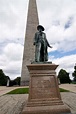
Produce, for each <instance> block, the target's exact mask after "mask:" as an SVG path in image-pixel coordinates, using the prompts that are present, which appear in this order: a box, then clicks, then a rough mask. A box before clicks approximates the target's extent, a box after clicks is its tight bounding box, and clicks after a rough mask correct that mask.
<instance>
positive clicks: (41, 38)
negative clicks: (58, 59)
mask: <svg viewBox="0 0 76 114" xmlns="http://www.w3.org/2000/svg"><path fill="white" fill-rule="evenodd" d="M37 30H38V32H36V33H35V37H34V43H33V44H34V45H35V62H45V61H48V52H47V48H48V47H50V48H52V47H51V46H50V45H49V43H48V41H47V39H46V34H45V33H44V32H43V31H44V30H45V29H44V27H43V26H41V25H38V26H37Z"/></svg>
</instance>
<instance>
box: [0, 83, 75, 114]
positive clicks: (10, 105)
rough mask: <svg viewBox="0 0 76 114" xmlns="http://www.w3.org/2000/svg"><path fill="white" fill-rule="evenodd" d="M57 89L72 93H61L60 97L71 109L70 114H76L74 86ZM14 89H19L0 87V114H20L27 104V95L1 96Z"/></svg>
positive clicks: (64, 85)
mask: <svg viewBox="0 0 76 114" xmlns="http://www.w3.org/2000/svg"><path fill="white" fill-rule="evenodd" d="M59 87H61V88H64V89H67V90H70V91H72V92H67V93H61V96H62V100H63V102H64V103H65V104H66V105H67V106H69V108H70V109H71V112H72V114H76V85H75V84H62V85H59ZM16 88H21V87H1V86H0V114H21V112H22V109H23V107H24V105H26V103H27V99H28V95H26V94H21V95H20V94H19V95H3V94H5V93H7V92H9V91H11V90H13V89H16ZM22 88H23V87H22Z"/></svg>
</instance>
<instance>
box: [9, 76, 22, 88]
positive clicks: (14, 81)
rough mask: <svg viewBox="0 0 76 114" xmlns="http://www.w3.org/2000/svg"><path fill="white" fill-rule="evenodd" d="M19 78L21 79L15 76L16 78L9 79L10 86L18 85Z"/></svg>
mask: <svg viewBox="0 0 76 114" xmlns="http://www.w3.org/2000/svg"><path fill="white" fill-rule="evenodd" d="M20 80H21V77H17V78H16V79H14V80H10V84H9V85H10V86H14V85H20Z"/></svg>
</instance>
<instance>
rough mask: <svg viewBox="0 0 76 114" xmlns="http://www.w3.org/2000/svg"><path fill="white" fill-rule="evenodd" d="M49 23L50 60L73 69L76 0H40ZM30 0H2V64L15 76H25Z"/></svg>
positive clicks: (41, 18)
mask: <svg viewBox="0 0 76 114" xmlns="http://www.w3.org/2000/svg"><path fill="white" fill-rule="evenodd" d="M36 1H37V8H38V16H39V23H40V24H41V25H43V26H44V27H45V33H46V36H47V39H48V41H49V43H50V45H52V47H53V48H52V49H50V48H48V52H49V61H52V62H53V63H55V64H59V67H58V69H57V74H58V72H59V70H60V69H65V70H66V71H67V72H69V73H70V77H71V78H72V75H71V74H72V72H73V70H74V65H75V63H76V0H36ZM28 2H29V0H0V68H1V69H3V71H4V73H5V74H6V75H8V76H10V78H11V79H14V78H16V77H17V76H21V68H22V57H23V45H24V38H25V31H26V20H27V10H28Z"/></svg>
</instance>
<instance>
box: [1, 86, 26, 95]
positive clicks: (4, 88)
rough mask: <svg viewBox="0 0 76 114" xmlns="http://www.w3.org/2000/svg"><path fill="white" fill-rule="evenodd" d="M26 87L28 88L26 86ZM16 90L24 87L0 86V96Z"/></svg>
mask: <svg viewBox="0 0 76 114" xmlns="http://www.w3.org/2000/svg"><path fill="white" fill-rule="evenodd" d="M26 87H28V86H26ZM17 88H25V86H18V87H6V86H0V96H1V95H4V94H6V93H8V92H10V91H12V90H14V89H17Z"/></svg>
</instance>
